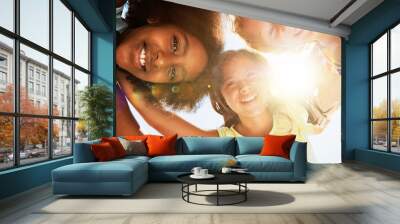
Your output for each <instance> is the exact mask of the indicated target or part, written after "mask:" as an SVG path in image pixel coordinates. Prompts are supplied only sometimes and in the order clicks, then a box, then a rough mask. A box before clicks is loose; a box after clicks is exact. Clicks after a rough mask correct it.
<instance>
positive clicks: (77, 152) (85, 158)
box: [74, 140, 100, 163]
mask: <svg viewBox="0 0 400 224" xmlns="http://www.w3.org/2000/svg"><path fill="white" fill-rule="evenodd" d="M97 143H100V140H94V141H89V142H82V143H75V145H74V146H75V147H74V163H89V162H95V161H96V158H95V157H94V155H93V153H92V150H91V148H90V146H91V145H92V144H97Z"/></svg>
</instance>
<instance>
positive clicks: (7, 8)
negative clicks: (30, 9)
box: [0, 0, 14, 31]
mask: <svg viewBox="0 0 400 224" xmlns="http://www.w3.org/2000/svg"><path fill="white" fill-rule="evenodd" d="M0 26H2V27H4V28H6V29H8V30H10V31H14V0H1V1H0Z"/></svg>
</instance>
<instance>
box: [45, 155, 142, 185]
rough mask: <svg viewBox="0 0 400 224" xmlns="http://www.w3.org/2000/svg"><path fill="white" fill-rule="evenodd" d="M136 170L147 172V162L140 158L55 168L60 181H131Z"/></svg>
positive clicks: (57, 179)
mask: <svg viewBox="0 0 400 224" xmlns="http://www.w3.org/2000/svg"><path fill="white" fill-rule="evenodd" d="M135 172H146V173H143V175H146V176H147V163H146V162H145V161H143V160H140V159H121V160H114V161H108V162H94V163H74V164H70V165H66V166H63V167H59V168H57V169H55V170H53V172H52V174H53V181H58V182H130V181H132V176H133V175H134V173H135Z"/></svg>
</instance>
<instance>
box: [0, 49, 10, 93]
mask: <svg viewBox="0 0 400 224" xmlns="http://www.w3.org/2000/svg"><path fill="white" fill-rule="evenodd" d="M7 63H8V62H7V56H6V55H5V54H0V85H1V86H0V91H3V92H4V91H6V85H7V68H8V66H7Z"/></svg>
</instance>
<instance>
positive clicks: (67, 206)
mask: <svg viewBox="0 0 400 224" xmlns="http://www.w3.org/2000/svg"><path fill="white" fill-rule="evenodd" d="M248 186H249V189H250V191H249V192H248V199H247V201H246V202H243V203H240V204H237V205H227V206H204V205H195V204H189V203H187V202H185V201H183V200H182V198H181V185H180V184H177V183H150V184H146V185H145V186H143V187H142V189H141V190H139V191H138V192H137V193H136V194H135V195H134V196H131V197H122V196H121V197H72V196H62V197H57V198H56V199H55V200H54V201H52V202H50V203H48V204H46V205H44V206H43V207H41V208H40V209H39V210H37V211H36V213H56V214H60V213H61V214H65V213H68V214H98V213H101V214H104V213H107V214H125V213H128V214H129V213H360V208H359V207H358V205H355V204H351V203H349V202H346V201H344V200H343V199H342V198H340V197H338V196H337V195H335V194H333V193H332V192H329V191H328V190H326V189H325V188H323V187H321V186H319V185H316V184H290V183H288V184H282V183H268V184H265V183H260V184H249V185H248ZM232 187H233V186H232ZM212 188H215V186H212V185H211V186H210V185H206V186H205V185H202V186H199V189H198V190H210V189H212ZM228 188H230V187H225V189H228ZM192 190H194V188H193V189H192ZM211 194H212V193H211ZM238 199H240V198H235V197H225V198H224V199H223V201H222V202H224V203H229V202H232V201H233V200H238ZM191 200H192V201H194V202H197V203H207V204H213V203H215V197H214V196H208V197H198V196H193V197H191ZM229 200H232V201H229Z"/></svg>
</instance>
